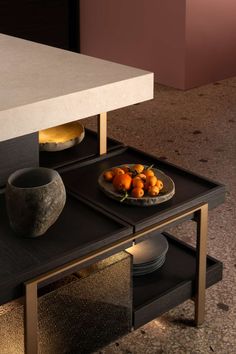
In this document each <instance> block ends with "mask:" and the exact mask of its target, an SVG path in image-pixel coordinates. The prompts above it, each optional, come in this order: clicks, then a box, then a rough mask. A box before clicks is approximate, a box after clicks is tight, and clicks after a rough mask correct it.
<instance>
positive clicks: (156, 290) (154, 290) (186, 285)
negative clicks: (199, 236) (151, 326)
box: [133, 233, 223, 329]
mask: <svg viewBox="0 0 236 354" xmlns="http://www.w3.org/2000/svg"><path fill="white" fill-rule="evenodd" d="M163 234H164V235H165V237H166V238H167V240H168V243H169V250H168V252H167V255H166V261H165V263H164V265H163V266H162V267H161V268H160V269H158V270H156V271H155V272H153V273H150V274H146V275H144V276H140V277H133V326H134V328H135V329H136V328H138V327H140V326H142V325H144V324H145V323H147V322H149V321H151V320H153V319H154V318H156V317H158V316H160V315H162V314H163V313H165V312H167V311H169V310H170V309H172V308H173V307H175V306H177V305H179V304H181V303H182V302H184V301H186V300H188V299H191V298H192V297H193V296H194V294H195V276H196V274H195V272H196V251H195V249H194V248H193V247H191V246H189V245H187V244H186V243H185V242H183V241H180V240H178V239H177V238H175V237H174V236H172V235H170V234H168V233H163ZM157 237H158V235H157ZM222 272H223V264H222V263H221V262H220V261H218V260H216V259H214V258H212V257H209V256H208V257H207V272H206V287H207V288H208V287H210V286H211V285H213V284H215V283H217V282H218V281H220V280H221V279H222Z"/></svg>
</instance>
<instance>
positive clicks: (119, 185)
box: [103, 164, 163, 198]
mask: <svg viewBox="0 0 236 354" xmlns="http://www.w3.org/2000/svg"><path fill="white" fill-rule="evenodd" d="M103 177H104V179H105V181H107V182H110V183H112V184H113V186H114V188H115V190H116V191H117V192H123V193H129V194H128V195H131V196H132V197H134V198H142V197H143V196H144V195H145V193H146V194H147V195H149V196H150V197H155V196H157V195H158V194H159V193H160V191H161V190H162V188H163V182H162V181H161V180H160V179H158V178H157V177H156V176H155V173H154V171H153V169H152V166H151V167H148V168H145V167H144V166H143V165H141V164H136V165H133V166H132V167H129V166H128V165H124V166H121V167H114V168H112V169H111V170H108V171H105V172H104V173H103Z"/></svg>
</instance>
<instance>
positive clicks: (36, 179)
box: [6, 167, 66, 237]
mask: <svg viewBox="0 0 236 354" xmlns="http://www.w3.org/2000/svg"><path fill="white" fill-rule="evenodd" d="M65 201H66V191H65V187H64V184H63V182H62V179H61V177H60V175H59V174H58V173H57V172H56V171H54V170H51V169H48V168H41V167H39V168H24V169H20V170H17V171H16V172H14V173H13V174H11V175H10V177H9V178H8V182H7V187H6V203H7V211H8V216H9V221H10V225H11V227H12V229H13V230H14V231H15V232H16V233H17V234H19V235H22V236H25V237H37V236H41V235H43V234H44V233H45V232H46V231H47V229H48V228H49V227H50V226H51V225H53V224H54V223H55V221H56V220H57V219H58V217H59V215H60V213H61V211H62V209H63V207H64V205H65Z"/></svg>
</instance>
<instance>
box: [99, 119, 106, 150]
mask: <svg viewBox="0 0 236 354" xmlns="http://www.w3.org/2000/svg"><path fill="white" fill-rule="evenodd" d="M97 125H98V151H99V155H102V154H106V152H107V113H106V112H104V113H100V114H99V115H98V116H97Z"/></svg>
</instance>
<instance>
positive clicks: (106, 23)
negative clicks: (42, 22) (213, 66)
mask: <svg viewBox="0 0 236 354" xmlns="http://www.w3.org/2000/svg"><path fill="white" fill-rule="evenodd" d="M185 1H186V0H174V1H173V0H80V21H81V23H80V31H81V37H80V38H81V52H82V53H84V54H88V55H92V56H97V57H100V58H104V59H108V60H112V61H115V62H119V63H122V64H127V65H132V66H136V67H139V68H143V69H147V70H150V71H154V73H155V80H156V81H158V82H161V83H164V84H166V85H170V86H175V85H178V86H181V87H182V86H183V85H184V71H185V63H184V59H185V52H184V48H185Z"/></svg>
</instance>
